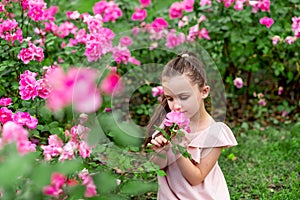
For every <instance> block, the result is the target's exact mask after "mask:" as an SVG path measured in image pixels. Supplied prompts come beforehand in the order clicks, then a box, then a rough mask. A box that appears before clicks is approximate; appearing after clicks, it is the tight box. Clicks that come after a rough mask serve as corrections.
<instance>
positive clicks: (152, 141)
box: [151, 139, 161, 147]
mask: <svg viewBox="0 0 300 200" xmlns="http://www.w3.org/2000/svg"><path fill="white" fill-rule="evenodd" d="M151 144H154V145H155V146H158V147H160V146H161V145H160V143H158V142H157V141H156V140H155V139H152V140H151Z"/></svg>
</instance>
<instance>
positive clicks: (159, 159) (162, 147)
mask: <svg viewBox="0 0 300 200" xmlns="http://www.w3.org/2000/svg"><path fill="white" fill-rule="evenodd" d="M151 144H152V145H153V146H152V150H154V151H155V153H156V154H155V155H153V156H152V157H151V158H150V160H151V161H152V162H154V163H155V164H157V165H159V167H160V169H163V168H165V167H166V166H167V165H168V160H167V150H168V149H169V146H170V145H169V143H168V140H167V139H166V138H165V137H163V135H158V136H156V137H155V138H154V139H152V140H151Z"/></svg>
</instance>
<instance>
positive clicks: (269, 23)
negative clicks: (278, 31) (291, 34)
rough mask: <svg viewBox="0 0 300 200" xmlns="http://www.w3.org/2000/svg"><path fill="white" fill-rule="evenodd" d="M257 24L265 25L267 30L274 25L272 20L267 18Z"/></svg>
mask: <svg viewBox="0 0 300 200" xmlns="http://www.w3.org/2000/svg"><path fill="white" fill-rule="evenodd" d="M259 23H260V24H262V25H265V26H266V27H267V28H270V27H271V26H272V25H273V24H274V20H273V19H272V18H269V17H263V18H261V19H260V20H259Z"/></svg>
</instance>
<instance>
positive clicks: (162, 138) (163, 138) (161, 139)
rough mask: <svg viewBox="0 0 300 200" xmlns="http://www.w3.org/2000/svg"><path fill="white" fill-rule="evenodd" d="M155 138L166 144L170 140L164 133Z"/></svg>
mask: <svg viewBox="0 0 300 200" xmlns="http://www.w3.org/2000/svg"><path fill="white" fill-rule="evenodd" d="M155 139H157V140H158V141H159V143H161V144H166V143H167V142H168V140H167V139H166V138H165V137H164V136H162V135H160V136H158V137H156V138H155Z"/></svg>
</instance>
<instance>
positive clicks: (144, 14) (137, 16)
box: [131, 8, 147, 21]
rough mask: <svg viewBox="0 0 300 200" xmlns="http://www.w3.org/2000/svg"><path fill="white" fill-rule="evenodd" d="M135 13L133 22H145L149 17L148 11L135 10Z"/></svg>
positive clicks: (132, 17)
mask: <svg viewBox="0 0 300 200" xmlns="http://www.w3.org/2000/svg"><path fill="white" fill-rule="evenodd" d="M134 10H135V11H134V13H133V14H132V16H131V19H132V21H144V19H145V18H146V17H147V10H145V9H140V8H135V9H134Z"/></svg>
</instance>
